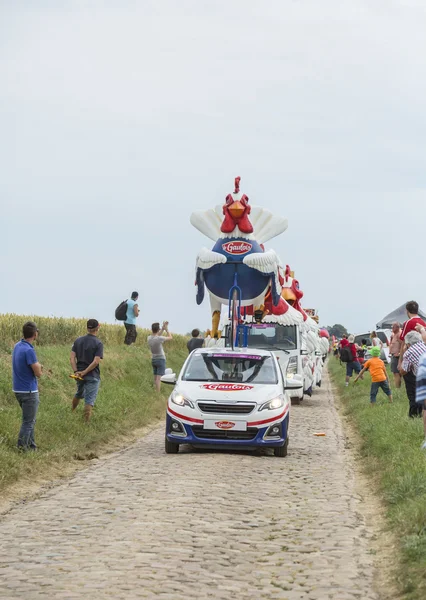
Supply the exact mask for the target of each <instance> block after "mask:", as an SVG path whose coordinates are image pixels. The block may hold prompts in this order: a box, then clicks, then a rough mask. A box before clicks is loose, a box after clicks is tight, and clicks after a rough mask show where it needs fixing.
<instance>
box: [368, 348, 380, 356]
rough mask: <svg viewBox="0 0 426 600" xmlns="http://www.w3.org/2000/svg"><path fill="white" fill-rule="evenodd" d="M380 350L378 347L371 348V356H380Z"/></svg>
mask: <svg viewBox="0 0 426 600" xmlns="http://www.w3.org/2000/svg"><path fill="white" fill-rule="evenodd" d="M380 352H381V351H380V348H379V347H378V346H373V347H372V348H371V350H370V354H371V356H380Z"/></svg>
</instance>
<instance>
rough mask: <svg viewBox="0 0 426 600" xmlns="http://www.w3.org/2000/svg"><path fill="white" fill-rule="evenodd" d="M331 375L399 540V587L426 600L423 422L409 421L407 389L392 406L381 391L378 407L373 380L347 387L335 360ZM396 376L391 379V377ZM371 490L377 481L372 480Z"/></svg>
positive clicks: (396, 394)
mask: <svg viewBox="0 0 426 600" xmlns="http://www.w3.org/2000/svg"><path fill="white" fill-rule="evenodd" d="M329 372H330V375H331V377H332V380H333V382H334V384H335V385H336V387H337V390H338V391H339V395H340V397H341V400H342V402H343V405H344V410H345V412H346V414H347V415H348V416H349V417H350V418H351V420H352V421H353V423H354V424H355V426H356V428H357V430H358V432H359V434H360V436H361V447H360V451H361V457H362V461H363V464H364V466H365V469H366V471H367V473H368V474H369V475H370V476H371V477H372V478H374V486H375V488H376V489H377V491H378V493H379V494H380V495H381V496H382V498H383V501H384V503H385V508H386V519H387V523H388V525H389V529H390V530H391V531H392V532H393V533H394V534H395V537H396V538H397V539H398V540H399V550H400V557H399V559H400V560H399V565H400V566H399V571H398V572H397V573H396V574H395V575H396V579H397V584H398V585H399V587H400V591H401V593H402V595H403V597H404V598H406V599H407V600H408V599H409V600H424V598H426V457H425V455H424V453H423V452H422V451H421V450H420V445H421V442H422V440H423V426H422V422H421V419H409V418H408V416H407V415H408V399H407V396H406V394H405V389H404V388H401V389H400V390H395V389H394V386H393V380H392V379H391V386H392V393H393V397H394V403H393V404H389V403H388V401H387V398H386V396H385V395H384V394H383V392H382V391H381V390H379V394H378V396H377V405H376V406H373V407H371V406H370V403H369V390H370V382H371V380H370V376H369V375H368V374H367V375H366V377H365V380H364V381H359V382H358V383H357V384H356V385H354V384H353V383H351V384H349V387H347V388H346V387H344V379H345V372H344V367H343V366H340V364H339V362H338V361H337V360H335V359H334V358H331V359H330V361H329ZM391 377H392V376H391ZM372 485H373V479H372Z"/></svg>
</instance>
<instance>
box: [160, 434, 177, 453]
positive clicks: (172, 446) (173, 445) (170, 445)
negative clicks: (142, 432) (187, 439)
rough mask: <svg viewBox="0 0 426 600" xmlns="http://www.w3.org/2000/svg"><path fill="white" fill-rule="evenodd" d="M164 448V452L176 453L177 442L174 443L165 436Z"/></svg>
mask: <svg viewBox="0 0 426 600" xmlns="http://www.w3.org/2000/svg"><path fill="white" fill-rule="evenodd" d="M164 448H165V450H166V454H177V453H178V452H179V444H176V443H175V442H169V440H168V439H167V436H166V439H165V442H164Z"/></svg>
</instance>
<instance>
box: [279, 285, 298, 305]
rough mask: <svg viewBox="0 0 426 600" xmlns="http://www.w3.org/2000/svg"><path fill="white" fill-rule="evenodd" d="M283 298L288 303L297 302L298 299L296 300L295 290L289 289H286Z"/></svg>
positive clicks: (282, 294) (282, 293) (283, 291)
mask: <svg viewBox="0 0 426 600" xmlns="http://www.w3.org/2000/svg"><path fill="white" fill-rule="evenodd" d="M281 296H282V297H283V298H284V300H286V301H287V302H289V301H291V302H296V300H297V298H296V294H295V293H294V292H293V290H292V289H291V288H289V287H284V288H283V290H282V292H281Z"/></svg>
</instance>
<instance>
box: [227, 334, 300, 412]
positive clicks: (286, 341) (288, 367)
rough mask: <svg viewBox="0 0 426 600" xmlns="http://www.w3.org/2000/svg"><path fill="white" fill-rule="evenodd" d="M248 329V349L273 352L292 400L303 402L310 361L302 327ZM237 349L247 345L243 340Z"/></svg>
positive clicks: (239, 342) (239, 341)
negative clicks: (307, 368) (308, 361)
mask: <svg viewBox="0 0 426 600" xmlns="http://www.w3.org/2000/svg"><path fill="white" fill-rule="evenodd" d="M246 327H247V333H248V335H247V340H246V342H247V347H249V348H261V349H263V350H271V351H272V352H273V353H274V354H275V356H276V357H277V359H278V362H279V365H280V368H281V372H282V374H283V377H284V378H285V386H286V389H287V391H288V393H289V395H290V397H291V400H292V401H293V402H294V403H297V402H300V400H301V399H302V398H303V394H304V389H307V387H306V386H305V384H306V382H305V378H304V374H303V370H304V363H305V362H306V361H307V359H308V351H307V350H306V349H304V348H302V336H301V332H300V327H299V326H298V325H280V324H278V323H250V324H246ZM227 339H228V336H227ZM238 345H239V346H240V347H242V346H243V345H245V344H244V340H243V339H242V337H241V339H239V340H238Z"/></svg>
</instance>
